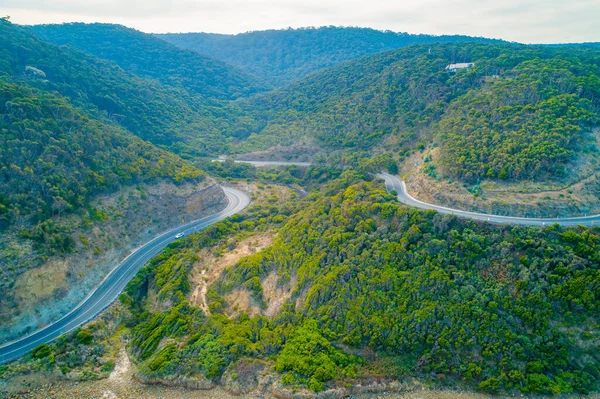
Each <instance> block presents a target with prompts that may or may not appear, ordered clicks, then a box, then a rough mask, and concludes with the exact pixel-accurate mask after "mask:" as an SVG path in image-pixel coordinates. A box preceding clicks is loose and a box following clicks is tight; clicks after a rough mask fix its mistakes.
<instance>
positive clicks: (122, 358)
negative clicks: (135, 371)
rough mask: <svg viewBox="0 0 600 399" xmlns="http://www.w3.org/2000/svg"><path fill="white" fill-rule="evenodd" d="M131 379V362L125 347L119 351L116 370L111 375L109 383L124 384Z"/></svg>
mask: <svg viewBox="0 0 600 399" xmlns="http://www.w3.org/2000/svg"><path fill="white" fill-rule="evenodd" d="M130 378H131V361H130V360H129V356H128V355H127V351H126V350H125V348H124V347H122V348H121V350H120V351H119V356H118V358H117V363H115V368H114V370H113V371H112V372H111V373H110V376H109V377H108V381H111V382H113V383H116V384H123V383H125V382H127V381H129V379H130Z"/></svg>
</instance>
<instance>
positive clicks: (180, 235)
mask: <svg viewBox="0 0 600 399" xmlns="http://www.w3.org/2000/svg"><path fill="white" fill-rule="evenodd" d="M184 235H185V234H184V233H178V234H177V235H176V236H175V238H181V237H183V236H184Z"/></svg>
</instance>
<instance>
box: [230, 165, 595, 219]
mask: <svg viewBox="0 0 600 399" xmlns="http://www.w3.org/2000/svg"><path fill="white" fill-rule="evenodd" d="M235 162H239V163H248V164H251V165H254V166H257V167H260V166H281V165H297V166H309V165H310V163H309V162H279V161H274V162H270V161H237V160H236V161H235ZM376 176H377V177H379V178H380V179H383V180H384V181H385V186H386V188H387V190H388V191H392V190H395V191H396V192H397V193H398V201H400V202H402V203H403V204H406V205H409V206H414V207H416V208H421V209H425V210H427V209H431V210H434V211H438V212H439V213H442V214H451V215H456V216H458V217H462V218H468V219H474V220H481V221H484V222H490V223H498V224H517V225H524V226H550V225H553V224H555V223H557V224H559V225H562V226H576V225H583V226H594V225H599V224H600V215H590V216H580V217H568V218H523V217H515V216H500V215H491V214H485V213H478V212H469V211H462V210H460V209H452V208H447V207H445V206H441V205H434V204H428V203H427V202H423V201H419V200H418V199H416V198H414V197H412V196H411V195H410V194H409V193H408V191H407V189H406V184H405V183H404V182H403V181H401V180H400V179H398V177H396V176H394V175H391V174H389V173H379V174H377V175H376Z"/></svg>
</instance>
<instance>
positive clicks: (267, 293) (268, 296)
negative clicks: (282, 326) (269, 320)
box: [261, 272, 297, 317]
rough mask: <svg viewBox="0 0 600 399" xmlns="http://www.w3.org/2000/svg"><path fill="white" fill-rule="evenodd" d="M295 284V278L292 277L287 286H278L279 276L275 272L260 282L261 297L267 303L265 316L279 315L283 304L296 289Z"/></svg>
mask: <svg viewBox="0 0 600 399" xmlns="http://www.w3.org/2000/svg"><path fill="white" fill-rule="evenodd" d="M296 282H297V279H296V277H293V278H292V279H291V280H290V282H289V284H285V285H284V284H279V275H277V273H275V272H271V273H270V274H269V275H268V276H267V278H266V279H264V280H263V281H262V283H261V285H262V290H263V296H264V298H265V301H266V302H267V309H266V310H265V312H264V315H265V316H267V317H275V316H277V315H278V314H279V312H280V311H281V308H282V307H283V304H284V303H285V302H286V301H287V300H288V299H290V297H291V296H292V292H293V291H294V289H295V288H296Z"/></svg>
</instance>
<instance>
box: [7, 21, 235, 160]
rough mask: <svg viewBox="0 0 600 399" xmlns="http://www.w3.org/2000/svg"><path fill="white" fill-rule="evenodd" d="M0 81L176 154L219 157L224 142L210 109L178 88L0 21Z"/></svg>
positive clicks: (198, 99)
mask: <svg viewBox="0 0 600 399" xmlns="http://www.w3.org/2000/svg"><path fill="white" fill-rule="evenodd" d="M0 54H1V56H0V76H2V75H3V76H5V78H6V79H9V80H12V81H15V82H22V83H24V84H27V85H28V86H31V87H36V88H39V89H41V90H44V91H48V92H57V93H58V94H60V95H62V96H65V97H68V98H69V99H70V101H71V102H72V104H73V105H75V106H77V107H80V108H82V109H84V110H85V111H86V113H88V114H89V115H91V116H92V117H94V118H100V119H103V120H105V121H106V122H107V123H112V124H117V125H120V126H122V127H123V128H125V129H127V130H128V131H130V132H131V133H133V134H135V135H137V136H139V137H141V138H142V139H144V140H147V141H150V142H152V143H153V144H156V145H159V146H161V147H165V148H169V149H171V150H172V151H175V152H177V153H179V154H191V155H198V154H200V155H202V154H207V153H213V152H219V151H221V150H222V149H223V146H224V144H225V140H224V139H223V137H222V136H221V133H220V130H219V129H218V128H217V127H216V124H217V122H216V121H217V119H216V117H215V114H214V111H213V109H212V108H211V107H207V106H203V105H202V104H201V103H202V101H201V99H200V98H198V97H194V96H192V95H190V94H189V93H187V91H185V90H183V89H178V88H173V87H168V86H164V85H162V84H160V83H158V82H156V81H151V80H147V79H142V78H140V77H138V76H135V75H133V74H131V73H129V72H128V71H124V70H123V69H121V68H120V67H118V66H117V65H116V64H114V63H112V62H110V61H106V60H102V59H99V58H97V57H94V56H92V55H88V54H86V53H83V52H80V51H78V50H74V49H72V48H69V47H66V46H61V47H59V46H56V45H53V44H50V43H48V42H45V41H43V40H41V39H40V38H38V37H37V36H35V35H33V34H32V33H31V32H30V30H29V29H26V28H23V27H19V26H16V25H13V24H11V23H9V22H8V21H6V20H1V21H0Z"/></svg>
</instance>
